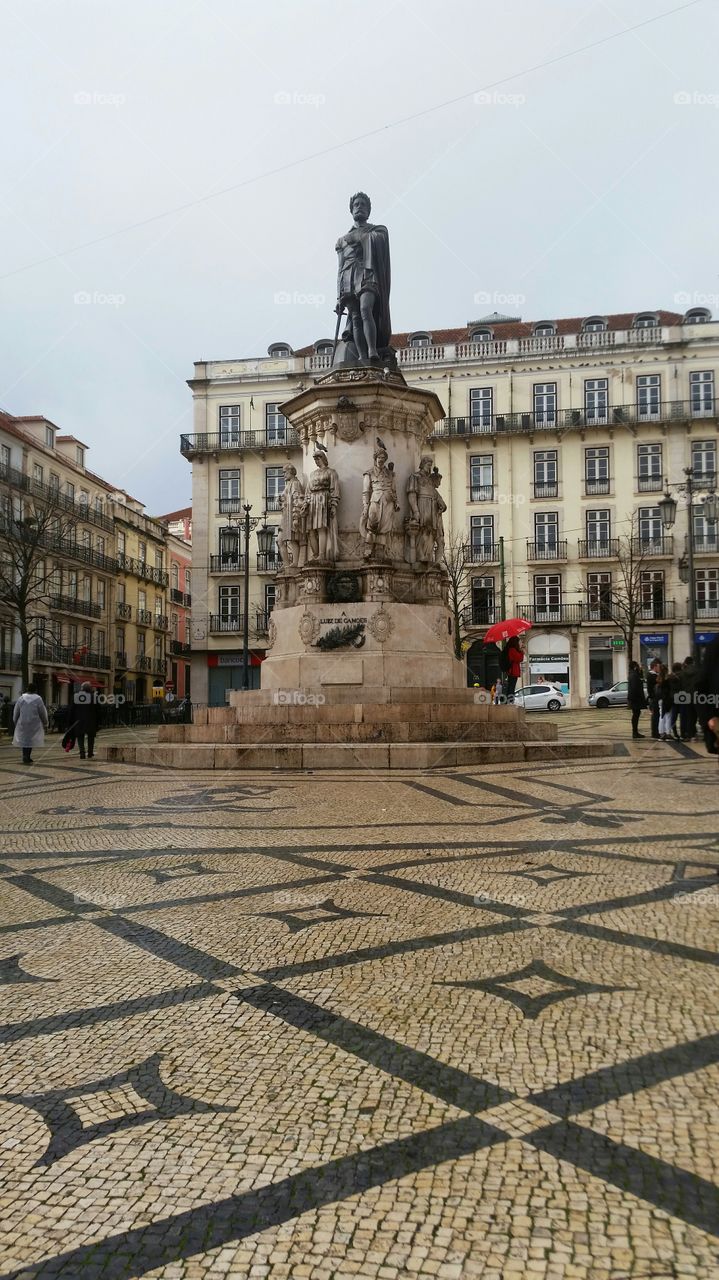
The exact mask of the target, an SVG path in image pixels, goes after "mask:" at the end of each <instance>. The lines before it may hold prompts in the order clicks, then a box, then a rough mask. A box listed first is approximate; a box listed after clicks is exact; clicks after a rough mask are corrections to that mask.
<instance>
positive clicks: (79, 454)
mask: <svg viewBox="0 0 719 1280" xmlns="http://www.w3.org/2000/svg"><path fill="white" fill-rule="evenodd" d="M75 461H76V463H77V465H78V467H84V465H85V450H84V449H83V448H81V446H80V445H77V446H76V448H75Z"/></svg>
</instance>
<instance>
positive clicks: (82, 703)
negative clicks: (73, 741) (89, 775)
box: [75, 682, 100, 760]
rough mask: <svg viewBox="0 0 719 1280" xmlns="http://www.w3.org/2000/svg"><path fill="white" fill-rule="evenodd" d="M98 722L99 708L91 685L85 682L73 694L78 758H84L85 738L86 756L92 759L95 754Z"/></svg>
mask: <svg viewBox="0 0 719 1280" xmlns="http://www.w3.org/2000/svg"><path fill="white" fill-rule="evenodd" d="M99 723H100V709H99V707H98V705H97V702H96V701H95V695H94V693H93V690H92V685H91V684H88V683H87V682H85V684H83V685H81V686H80V691H79V693H76V694H75V734H76V737H77V745H78V747H79V748H80V759H81V760H84V759H85V741H86V740H87V757H88V759H89V760H92V758H93V756H94V754H95V735H96V734H97V730H98V728H99Z"/></svg>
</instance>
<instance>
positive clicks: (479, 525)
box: [469, 516, 494, 561]
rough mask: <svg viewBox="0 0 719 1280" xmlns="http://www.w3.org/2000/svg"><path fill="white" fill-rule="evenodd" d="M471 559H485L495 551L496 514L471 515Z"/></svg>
mask: <svg viewBox="0 0 719 1280" xmlns="http://www.w3.org/2000/svg"><path fill="white" fill-rule="evenodd" d="M469 550H470V560H479V561H481V560H485V559H488V558H489V557H490V556H491V555H493V553H494V516H470V520H469Z"/></svg>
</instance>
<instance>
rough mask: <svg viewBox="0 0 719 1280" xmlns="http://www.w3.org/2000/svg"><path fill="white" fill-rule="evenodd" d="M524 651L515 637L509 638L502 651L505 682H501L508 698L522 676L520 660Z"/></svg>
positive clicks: (511, 695)
mask: <svg viewBox="0 0 719 1280" xmlns="http://www.w3.org/2000/svg"><path fill="white" fill-rule="evenodd" d="M523 657H524V650H523V649H522V646H521V644H520V643H519V640H518V639H517V637H516V636H510V638H509V640H508V641H507V648H506V649H505V651H504V665H505V667H506V680H505V679H503V680H502V684H503V685H505V686H506V687H505V693H506V695H507V697H508V698H511V697H513V695H514V690H515V689H516V687H517V681H518V679H519V677H520V675H521V674H522V659H523Z"/></svg>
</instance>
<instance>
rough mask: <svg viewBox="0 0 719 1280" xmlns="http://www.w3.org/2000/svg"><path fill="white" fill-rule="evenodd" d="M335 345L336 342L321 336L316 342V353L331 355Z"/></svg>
mask: <svg viewBox="0 0 719 1280" xmlns="http://www.w3.org/2000/svg"><path fill="white" fill-rule="evenodd" d="M333 346H334V343H332V342H330V341H329V340H328V339H327V338H321V339H320V341H319V342H316V343H315V353H316V354H317V355H318V356H331V355H332V348H333Z"/></svg>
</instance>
